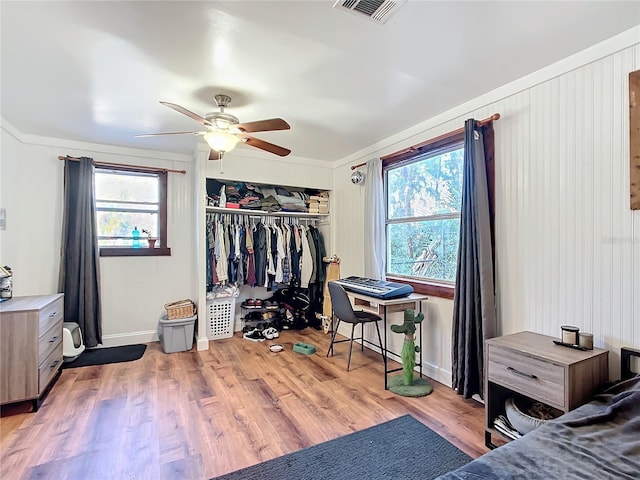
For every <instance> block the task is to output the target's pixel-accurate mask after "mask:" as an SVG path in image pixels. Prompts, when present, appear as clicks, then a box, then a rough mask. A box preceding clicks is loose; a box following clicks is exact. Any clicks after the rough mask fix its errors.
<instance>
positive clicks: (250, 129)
mask: <svg viewBox="0 0 640 480" xmlns="http://www.w3.org/2000/svg"><path fill="white" fill-rule="evenodd" d="M214 99H215V101H216V104H217V105H218V107H219V108H220V111H219V112H213V113H207V114H206V115H205V116H204V117H202V116H200V115H198V114H197V113H193V112H192V111H190V110H187V109H186V108H184V107H181V106H180V105H177V104H175V103H169V102H160V103H161V104H162V105H166V106H167V107H169V108H172V109H173V110H175V111H176V112H180V113H182V114H183V115H186V116H187V117H190V118H192V119H194V120H195V121H196V122H199V123H200V124H202V125H203V126H204V127H205V129H206V130H203V131H198V132H164V133H145V134H141V135H136V137H155V136H159V135H185V134H191V135H202V136H204V139H205V140H206V141H207V143H208V144H209V146H210V147H211V149H212V150H211V154H210V155H209V160H218V159H220V158H222V156H223V155H224V154H225V153H226V152H229V151H231V150H233V149H234V148H235V146H236V145H237V144H238V143H239V142H243V143H245V144H246V145H249V146H251V147H255V148H259V149H261V150H265V151H267V152H270V153H274V154H276V155H279V156H281V157H285V156H287V155H289V154H290V153H291V150H289V149H288V148H284V147H280V146H279V145H274V144H273V143H269V142H266V141H264V140H260V139H259V138H256V137H252V136H251V135H247V133H254V132H268V131H273V130H289V129H290V128H291V127H290V126H289V124H288V123H287V122H285V121H284V120H283V119H281V118H269V119H267V120H257V121H255V122H245V123H240V120H238V117H235V116H234V115H231V114H229V113H226V112H225V111H224V110H225V108H227V105H229V103H230V102H231V97H229V96H228V95H222V94H219V95H216V96H215V97H214Z"/></svg>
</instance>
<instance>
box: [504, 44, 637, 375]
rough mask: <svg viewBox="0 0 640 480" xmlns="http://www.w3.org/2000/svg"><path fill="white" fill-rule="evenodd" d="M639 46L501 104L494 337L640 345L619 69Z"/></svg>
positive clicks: (624, 89) (622, 72) (623, 81)
mask: <svg viewBox="0 0 640 480" xmlns="http://www.w3.org/2000/svg"><path fill="white" fill-rule="evenodd" d="M638 68H640V47H639V46H638V45H635V46H633V47H630V48H627V49H624V50H622V51H619V52H616V53H614V54H612V55H609V56H606V57H605V58H602V59H600V60H598V61H595V62H592V63H590V64H588V65H585V66H583V67H582V68H578V69H576V70H573V71H570V72H568V73H566V74H564V75H560V76H558V77H556V78H553V79H551V80H548V81H546V82H544V83H542V84H540V85H537V86H535V87H532V88H530V89H527V90H525V91H522V92H520V93H518V94H515V95H513V96H511V97H509V98H506V99H504V100H502V101H500V102H498V103H497V104H496V105H495V107H496V110H497V111H500V113H501V114H502V118H501V120H500V121H499V122H498V123H497V124H496V162H497V164H496V165H497V170H496V174H497V178H496V183H497V190H498V192H497V195H498V198H497V202H496V203H497V219H496V220H497V232H496V233H497V248H498V255H497V260H498V262H499V265H498V279H499V290H500V318H501V326H502V332H503V333H512V332H515V331H518V330H522V329H530V330H534V331H538V332H541V333H546V334H550V335H557V334H558V332H559V328H560V327H559V326H560V325H562V324H572V325H576V326H578V327H580V329H581V330H584V331H588V332H592V333H593V334H594V337H595V343H596V345H597V346H601V347H602V346H604V347H607V348H609V349H611V351H612V360H613V361H612V372H611V373H612V375H616V374H617V364H618V362H617V358H618V350H619V348H620V346H622V345H634V346H636V347H637V346H639V345H640V326H637V324H638V322H640V212H639V211H635V212H634V211H632V210H630V208H629V109H628V74H629V72H631V71H633V70H636V69H638Z"/></svg>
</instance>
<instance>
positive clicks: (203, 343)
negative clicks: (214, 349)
mask: <svg viewBox="0 0 640 480" xmlns="http://www.w3.org/2000/svg"><path fill="white" fill-rule="evenodd" d="M196 350H198V351H199V352H201V351H202V350H209V339H208V338H207V337H196Z"/></svg>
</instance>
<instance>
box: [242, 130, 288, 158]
mask: <svg viewBox="0 0 640 480" xmlns="http://www.w3.org/2000/svg"><path fill="white" fill-rule="evenodd" d="M242 138H244V143H245V144H247V145H251V146H252V147H256V148H259V149H261V150H265V151H267V152H271V153H275V154H276V155H280V156H281V157H286V156H287V155H289V154H290V153H291V150H289V149H288V148H284V147H279V146H278V145H274V144H273V143H269V142H265V141H264V140H260V139H259V138H255V137H251V136H249V135H242Z"/></svg>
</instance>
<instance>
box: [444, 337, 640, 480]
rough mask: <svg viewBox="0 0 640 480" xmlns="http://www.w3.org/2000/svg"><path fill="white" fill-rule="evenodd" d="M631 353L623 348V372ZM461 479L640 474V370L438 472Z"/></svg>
mask: <svg viewBox="0 0 640 480" xmlns="http://www.w3.org/2000/svg"><path fill="white" fill-rule="evenodd" d="M625 350H627V354H628V353H629V352H634V353H633V355H635V354H636V353H637V354H639V355H640V352H637V351H633V350H629V349H625ZM629 358H630V357H629V356H627V357H626V359H625V355H624V352H623V378H625V376H628V375H629V373H630V371H629V369H628V363H627V371H626V372H625V371H624V368H625V360H626V361H627V362H628V361H629ZM462 479H465V480H480V479H523V480H525V479H526V480H543V479H544V480H549V479H563V480H564V479H580V480H587V479H594V480H604V479H616V480H617V479H640V375H638V376H634V377H631V378H629V379H627V380H623V381H621V382H619V383H617V384H615V385H613V386H612V387H610V388H608V389H607V390H605V391H604V392H603V393H601V394H599V395H596V396H595V397H594V398H593V400H592V401H591V402H589V403H587V404H585V405H582V406H581V407H579V408H577V409H575V410H573V411H571V412H569V413H566V414H565V415H562V416H561V417H559V418H557V419H555V420H552V421H549V422H548V423H547V424H545V425H544V426H542V427H540V428H538V429H536V430H534V431H532V432H530V433H528V434H527V435H525V436H523V437H522V438H520V439H518V440H515V441H513V442H510V443H508V444H506V445H504V446H502V447H499V448H497V449H496V450H492V451H491V452H489V453H487V454H485V455H483V456H482V457H480V458H478V459H476V460H474V461H473V462H471V463H469V464H467V465H465V466H463V467H461V468H459V469H457V470H454V471H453V472H450V473H448V474H446V475H444V476H441V477H439V480H462Z"/></svg>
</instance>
